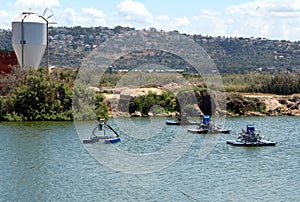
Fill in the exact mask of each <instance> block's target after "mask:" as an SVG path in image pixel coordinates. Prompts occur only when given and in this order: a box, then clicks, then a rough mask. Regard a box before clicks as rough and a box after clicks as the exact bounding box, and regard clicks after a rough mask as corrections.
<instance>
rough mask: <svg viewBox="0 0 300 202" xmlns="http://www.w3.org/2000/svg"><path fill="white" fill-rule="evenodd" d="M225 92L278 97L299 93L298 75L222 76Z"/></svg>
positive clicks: (279, 73) (282, 73)
mask: <svg viewBox="0 0 300 202" xmlns="http://www.w3.org/2000/svg"><path fill="white" fill-rule="evenodd" d="M223 81H224V85H225V89H226V91H227V92H255V93H271V94H278V95H291V94H294V93H300V75H299V73H287V72H277V73H273V74H271V73H254V72H253V73H246V74H230V75H223Z"/></svg>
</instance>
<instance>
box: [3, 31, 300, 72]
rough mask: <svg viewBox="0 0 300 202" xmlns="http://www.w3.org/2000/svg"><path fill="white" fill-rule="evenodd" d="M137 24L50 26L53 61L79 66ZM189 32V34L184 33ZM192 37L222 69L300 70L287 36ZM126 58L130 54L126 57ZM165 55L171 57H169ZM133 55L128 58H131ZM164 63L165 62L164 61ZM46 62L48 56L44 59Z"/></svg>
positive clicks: (177, 64)
mask: <svg viewBox="0 0 300 202" xmlns="http://www.w3.org/2000/svg"><path fill="white" fill-rule="evenodd" d="M131 30H134V29H133V28H128V27H120V26H117V27H115V28H113V29H110V28H107V27H101V26H99V27H91V28H83V27H80V26H77V27H50V28H49V60H50V65H56V66H66V67H79V66H80V65H81V62H82V59H83V58H84V57H85V56H86V55H88V54H89V53H90V51H92V50H93V49H94V48H95V47H97V46H98V45H99V44H101V43H103V42H105V41H107V40H108V39H109V38H111V37H113V36H115V35H117V34H120V33H124V32H128V31H131ZM183 35H186V34H183ZM186 36H187V37H189V38H192V39H193V40H194V41H195V42H196V43H198V44H199V45H200V46H201V47H203V49H204V50H205V51H206V52H207V53H208V54H209V55H210V56H211V58H212V59H213V61H214V62H215V64H216V66H217V68H218V70H219V72H220V73H244V72H247V71H257V70H259V71H266V72H274V71H277V70H288V71H292V72H294V71H296V72H298V71H299V70H300V42H299V41H298V42H291V41H285V40H281V41H278V40H269V39H265V38H242V37H239V38H232V37H230V38H228V37H221V36H218V37H212V36H202V35H186ZM11 37H12V33H11V31H10V30H0V50H1V49H6V50H12V44H11ZM124 58H125V59H126V57H124ZM124 58H123V60H122V59H121V60H120V61H119V62H120V63H119V64H116V65H115V68H117V69H124V68H125V69H126V68H128V67H126V66H124V65H122V63H123V64H127V62H126V61H124ZM165 58H168V60H167V61H166V60H165ZM130 59H131V58H127V60H130ZM140 59H141V60H140V61H138V62H135V65H139V63H140V64H142V63H143V61H145V60H149V59H151V60H152V62H161V61H164V62H165V63H168V64H169V65H170V67H171V68H174V69H184V68H185V67H186V65H187V64H186V63H185V62H184V61H180V59H179V58H178V57H176V56H172V55H171V56H170V55H167V54H165V53H159V52H158V54H154V56H153V57H152V56H150V57H149V54H146V53H145V54H144V55H140ZM161 64H162V65H164V63H161ZM42 65H45V57H44V59H43V61H42Z"/></svg>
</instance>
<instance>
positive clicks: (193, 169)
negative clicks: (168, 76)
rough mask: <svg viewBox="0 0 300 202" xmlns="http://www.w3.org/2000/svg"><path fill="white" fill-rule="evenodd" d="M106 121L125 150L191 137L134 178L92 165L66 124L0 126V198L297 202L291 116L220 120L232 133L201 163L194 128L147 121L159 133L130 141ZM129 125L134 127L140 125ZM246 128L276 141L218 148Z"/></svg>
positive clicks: (296, 147)
mask: <svg viewBox="0 0 300 202" xmlns="http://www.w3.org/2000/svg"><path fill="white" fill-rule="evenodd" d="M110 121H111V122H112V125H113V126H115V127H116V128H118V129H119V130H121V131H123V132H121V137H122V141H121V142H120V144H119V143H118V145H117V147H118V149H121V150H123V151H126V152H132V153H140V152H142V151H143V152H145V153H149V152H153V151H157V150H159V149H160V147H162V146H163V145H164V144H167V143H168V141H172V138H174V137H176V135H179V133H178V131H180V135H183V137H184V136H186V137H188V138H190V137H189V136H193V138H194V139H193V141H192V143H191V145H190V146H189V147H188V149H187V150H186V152H185V153H184V154H183V156H182V157H181V158H179V159H177V161H175V162H174V163H172V164H171V165H170V166H168V167H166V168H163V169H162V170H160V171H157V172H153V173H149V174H140V175H133V174H125V173H123V172H120V171H115V170H113V169H110V168H109V167H106V166H105V165H102V164H101V163H99V162H98V161H96V160H95V159H94V158H93V157H92V156H91V155H90V154H89V153H88V152H87V150H86V149H85V147H84V146H83V145H82V144H81V141H80V139H79V138H78V135H77V132H76V130H75V127H74V124H73V123H72V122H20V123H15V122H1V123H0V125H1V128H0V138H1V144H0V201H124V200H129V201H197V200H199V201H297V200H298V199H299V198H300V194H299V191H298V188H299V187H300V171H299V165H300V164H299V163H300V135H299V134H298V133H299V131H300V124H298V123H299V121H300V118H298V117H249V118H227V119H226V125H225V127H226V128H230V129H232V131H233V132H232V133H231V134H222V135H219V138H218V139H217V141H218V142H217V144H216V146H215V147H214V149H213V150H212V152H211V153H210V154H209V155H208V156H207V157H206V158H204V159H199V151H200V149H201V147H203V141H204V139H205V136H203V135H193V134H190V133H188V132H186V129H187V128H193V127H194V126H185V127H180V126H168V128H167V127H165V125H164V121H165V119H159V118H157V119H155V120H152V121H153V123H156V124H158V123H159V122H162V123H163V124H162V125H158V126H157V128H159V130H160V131H161V132H160V133H159V134H155V135H153V134H145V135H146V137H147V138H141V137H139V138H135V137H134V136H133V135H132V134H131V132H130V128H125V126H124V125H122V124H121V122H122V123H123V122H124V119H120V120H114V121H113V120H110ZM128 121H133V122H134V124H136V125H139V124H140V125H144V124H145V122H147V120H145V119H134V120H131V119H128ZM148 121H149V120H148ZM125 123H126V119H125ZM249 123H254V124H255V126H256V128H257V129H258V130H260V131H261V134H262V135H264V136H265V137H266V138H267V139H268V138H269V139H270V140H274V141H277V142H278V144H277V145H276V147H260V148H244V147H233V146H231V145H227V144H225V141H226V140H227V139H234V138H236V136H237V133H238V132H240V130H241V128H245V127H246V125H247V124H249ZM88 124H90V123H87V125H88ZM90 126H91V127H88V128H92V127H93V126H94V124H93V123H92V124H90ZM150 126H151V127H152V125H151V124H150V123H148V126H147V124H146V125H145V127H144V129H145V130H144V131H145V133H153V130H150ZM121 127H122V128H125V129H123V130H122V128H121ZM147 127H149V128H147ZM171 127H172V128H171ZM125 131H126V132H125ZM154 131H155V130H154ZM122 135H123V136H122ZM87 136H88V135H87ZM100 146H104V147H109V146H112V145H105V144H102V145H100ZM178 147H180V143H178ZM105 155H109V154H105ZM141 166H143V165H141Z"/></svg>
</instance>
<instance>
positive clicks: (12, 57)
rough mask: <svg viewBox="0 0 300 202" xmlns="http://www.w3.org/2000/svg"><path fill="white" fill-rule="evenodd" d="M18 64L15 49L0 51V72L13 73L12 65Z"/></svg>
mask: <svg viewBox="0 0 300 202" xmlns="http://www.w3.org/2000/svg"><path fill="white" fill-rule="evenodd" d="M17 64H18V59H17V56H16V54H15V52H14V51H0V74H11V73H12V67H13V66H15V65H17Z"/></svg>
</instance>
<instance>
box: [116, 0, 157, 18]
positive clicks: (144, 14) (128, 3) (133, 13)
mask: <svg viewBox="0 0 300 202" xmlns="http://www.w3.org/2000/svg"><path fill="white" fill-rule="evenodd" d="M117 8H118V9H119V13H120V14H121V15H122V16H124V17H125V19H126V20H128V21H132V22H137V23H151V22H152V21H153V16H152V14H151V13H150V12H149V11H148V10H147V8H146V7H145V5H144V4H142V3H140V2H137V1H133V0H124V1H122V2H121V3H119V4H118V5H117Z"/></svg>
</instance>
